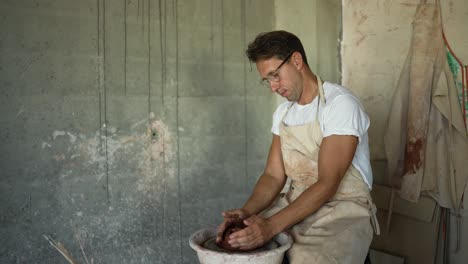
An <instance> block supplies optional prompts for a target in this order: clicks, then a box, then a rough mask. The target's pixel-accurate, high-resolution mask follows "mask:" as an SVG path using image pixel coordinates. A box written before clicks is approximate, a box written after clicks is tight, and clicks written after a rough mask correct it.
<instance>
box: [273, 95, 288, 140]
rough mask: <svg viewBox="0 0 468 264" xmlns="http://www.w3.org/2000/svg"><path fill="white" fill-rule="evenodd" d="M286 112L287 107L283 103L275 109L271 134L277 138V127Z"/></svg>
mask: <svg viewBox="0 0 468 264" xmlns="http://www.w3.org/2000/svg"><path fill="white" fill-rule="evenodd" d="M286 110H287V105H286V104H284V103H283V104H281V105H279V106H278V108H276V111H275V112H274V113H273V125H272V126H271V133H273V134H275V135H277V136H279V125H280V123H281V119H282V118H283V115H284V113H285V112H286Z"/></svg>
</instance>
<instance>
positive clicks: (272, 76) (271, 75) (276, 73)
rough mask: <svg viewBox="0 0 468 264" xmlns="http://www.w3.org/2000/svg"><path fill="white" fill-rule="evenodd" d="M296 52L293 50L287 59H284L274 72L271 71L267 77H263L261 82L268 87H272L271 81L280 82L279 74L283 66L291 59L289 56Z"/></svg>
mask: <svg viewBox="0 0 468 264" xmlns="http://www.w3.org/2000/svg"><path fill="white" fill-rule="evenodd" d="M293 54H294V51H293V52H291V53H290V54H289V55H288V56H287V57H286V59H284V60H283V62H281V64H280V65H279V66H278V67H277V68H276V69H275V70H274V71H273V72H270V73H269V74H268V75H267V76H266V77H265V78H263V79H262V80H260V84H261V85H262V86H264V87H266V88H268V89H270V88H271V86H270V83H271V82H279V81H280V76H279V71H280V69H281V67H282V66H283V65H284V64H285V63H286V62H287V61H288V60H289V58H291V56H292V55H293Z"/></svg>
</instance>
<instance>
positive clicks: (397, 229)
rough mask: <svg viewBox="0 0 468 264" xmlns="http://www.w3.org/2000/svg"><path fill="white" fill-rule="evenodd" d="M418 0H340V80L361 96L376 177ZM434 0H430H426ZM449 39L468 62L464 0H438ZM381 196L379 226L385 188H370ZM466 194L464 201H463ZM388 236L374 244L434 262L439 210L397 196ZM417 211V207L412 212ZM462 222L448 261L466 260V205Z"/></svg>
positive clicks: (381, 169) (382, 166)
mask: <svg viewBox="0 0 468 264" xmlns="http://www.w3.org/2000/svg"><path fill="white" fill-rule="evenodd" d="M419 2H420V1H419V0H411V1H386V0H377V1H375V0H359V1H345V0H343V41H342V70H343V76H342V78H343V79H342V80H343V84H344V85H345V86H348V87H350V88H351V89H352V90H353V91H354V92H355V93H356V94H357V95H358V97H360V98H361V100H362V102H363V104H364V106H365V108H366V110H367V111H368V113H369V115H370V118H371V122H372V125H371V127H370V129H369V140H370V147H371V158H372V160H373V169H374V179H375V183H376V184H377V185H379V184H386V183H387V180H386V179H387V175H386V163H385V153H384V147H383V137H382V135H383V132H384V129H385V126H386V120H387V115H388V111H389V108H390V102H391V98H392V94H393V91H394V88H395V86H396V83H397V81H398V78H399V75H400V72H401V68H402V66H403V62H404V60H405V58H406V55H407V52H408V48H409V45H410V38H411V31H412V24H411V22H412V19H413V16H414V14H415V11H416V7H417V4H418V3H419ZM428 2H429V3H433V2H434V1H428ZM440 2H441V3H442V17H443V23H444V29H445V33H446V36H447V38H448V41H449V42H450V44H451V46H452V48H453V49H454V51H455V53H456V54H457V56H459V57H460V59H461V60H462V61H463V62H464V63H465V64H466V63H468V35H466V21H468V2H467V1H465V0H449V1H440ZM374 189H375V190H376V189H378V190H379V191H376V192H374V194H373V195H374V198H375V199H377V201H379V202H380V207H381V209H382V210H380V213H379V217H380V220H381V226H382V227H385V226H386V212H385V210H383V209H384V208H385V207H386V206H387V205H388V203H387V202H388V197H389V195H388V191H385V188H384V187H382V188H374ZM466 198H467V197H466V196H465V205H466V204H467V202H468V201H467V199H466ZM397 203H398V206H397V207H398V211H397V212H396V213H395V214H394V217H393V220H392V224H391V228H390V233H389V235H388V236H386V235H382V236H380V237H376V239H375V240H374V242H373V245H372V247H374V248H377V249H381V250H385V251H387V252H390V253H393V254H396V255H400V256H404V257H405V258H406V260H407V263H432V259H433V258H434V257H435V255H436V252H435V243H436V241H437V225H438V223H437V220H438V218H439V212H438V211H437V210H435V209H434V208H435V207H434V204H433V203H431V202H428V201H427V199H424V201H423V202H420V203H418V204H410V203H408V202H405V201H402V200H398V199H397ZM416 212H419V213H416ZM463 215H464V217H463V218H462V225H461V237H462V244H461V250H460V251H459V252H458V253H455V238H456V233H455V219H454V218H453V217H452V219H451V222H452V225H451V228H450V238H449V240H450V249H449V259H450V261H449V263H466V259H468V243H467V241H466V239H465V238H466V237H467V228H466V227H467V225H468V220H467V218H466V211H464V212H463Z"/></svg>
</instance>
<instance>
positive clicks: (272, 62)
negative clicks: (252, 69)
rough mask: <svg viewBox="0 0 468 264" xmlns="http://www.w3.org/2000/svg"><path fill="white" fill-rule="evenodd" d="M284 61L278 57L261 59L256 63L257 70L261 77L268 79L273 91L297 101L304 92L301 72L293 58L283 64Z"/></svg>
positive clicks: (289, 99)
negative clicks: (295, 65)
mask: <svg viewBox="0 0 468 264" xmlns="http://www.w3.org/2000/svg"><path fill="white" fill-rule="evenodd" d="M282 62H283V60H280V59H278V58H276V57H273V58H270V59H267V60H260V61H257V63H256V65H257V70H258V72H259V74H260V76H261V78H262V79H266V80H267V82H268V83H269V86H270V89H271V91H272V92H275V93H277V94H279V95H280V96H282V97H284V98H286V99H287V100H288V101H297V100H299V97H300V96H301V93H302V86H301V85H299V84H300V83H299V77H300V76H299V72H298V70H297V68H296V67H294V65H293V64H292V63H291V60H288V61H285V63H284V64H283V65H281V63H282ZM279 66H280V67H279ZM278 67H279V68H278Z"/></svg>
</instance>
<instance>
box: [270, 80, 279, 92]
mask: <svg viewBox="0 0 468 264" xmlns="http://www.w3.org/2000/svg"><path fill="white" fill-rule="evenodd" d="M269 82H270V88H271V91H272V92H274V93H275V92H276V90H278V89H279V87H280V85H279V82H272V81H269Z"/></svg>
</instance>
